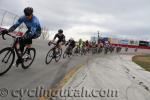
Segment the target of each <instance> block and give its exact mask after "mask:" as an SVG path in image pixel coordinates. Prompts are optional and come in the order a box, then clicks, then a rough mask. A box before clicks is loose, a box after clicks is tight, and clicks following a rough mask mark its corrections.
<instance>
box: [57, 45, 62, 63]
mask: <svg viewBox="0 0 150 100" xmlns="http://www.w3.org/2000/svg"><path fill="white" fill-rule="evenodd" d="M61 55H62V49H60V48H56V57H55V61H56V62H58V61H59V60H60V58H61Z"/></svg>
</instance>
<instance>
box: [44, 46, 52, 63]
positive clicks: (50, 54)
mask: <svg viewBox="0 0 150 100" xmlns="http://www.w3.org/2000/svg"><path fill="white" fill-rule="evenodd" d="M53 51H54V50H53V49H50V50H49V51H48V53H47V55H46V58H45V63H46V64H49V63H50V62H51V61H52V59H53V57H54V54H53Z"/></svg>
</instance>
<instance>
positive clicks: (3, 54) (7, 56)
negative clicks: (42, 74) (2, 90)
mask: <svg viewBox="0 0 150 100" xmlns="http://www.w3.org/2000/svg"><path fill="white" fill-rule="evenodd" d="M0 35H2V38H3V39H4V40H6V39H5V37H4V35H3V34H2V30H1V31H0ZM6 35H8V36H10V37H12V38H13V39H14V42H13V44H12V46H10V47H6V48H4V49H2V50H0V65H1V66H0V67H1V68H0V70H1V71H0V76H2V75H4V74H5V73H6V72H8V71H9V69H10V68H11V67H12V64H13V63H14V60H15V54H16V55H17V57H18V59H20V60H21V62H20V64H21V65H22V68H23V69H27V68H29V67H30V66H31V64H32V63H33V61H34V59H35V55H36V50H35V48H26V49H25V50H24V52H23V53H20V52H19V49H18V48H17V44H18V43H19V39H21V38H22V37H16V36H12V35H10V34H6ZM27 53H28V55H29V57H28V58H23V57H24V55H26V54H27ZM1 58H2V59H1ZM11 58H12V59H11ZM9 61H10V63H9ZM6 64H9V66H7V67H6ZM3 67H4V68H3ZM3 69H4V70H3Z"/></svg>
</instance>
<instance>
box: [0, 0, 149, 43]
mask: <svg viewBox="0 0 150 100" xmlns="http://www.w3.org/2000/svg"><path fill="white" fill-rule="evenodd" d="M26 6H32V7H33V8H34V11H35V15H36V16H37V17H38V18H39V19H40V22H41V24H42V25H44V26H46V27H48V29H49V30H50V34H52V35H51V38H52V37H53V35H54V33H55V32H57V30H58V29H59V28H62V29H64V32H65V34H66V37H67V38H69V37H73V38H75V39H79V38H83V39H90V36H93V35H95V36H96V35H97V34H96V32H97V31H98V30H99V31H100V33H102V36H112V37H120V38H129V39H132V38H133V39H142V40H150V0H0V8H2V9H6V10H8V11H11V12H14V13H16V14H18V15H22V14H23V13H22V12H23V9H24V7H26ZM94 33H95V34H94Z"/></svg>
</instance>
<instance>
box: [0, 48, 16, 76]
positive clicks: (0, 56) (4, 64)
mask: <svg viewBox="0 0 150 100" xmlns="http://www.w3.org/2000/svg"><path fill="white" fill-rule="evenodd" d="M14 59H15V52H14V50H13V49H12V48H11V47H8V48H4V49H2V50H1V51H0V76H2V75H3V74H5V73H6V72H7V71H8V70H9V69H10V68H11V66H12V64H13V62H14Z"/></svg>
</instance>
